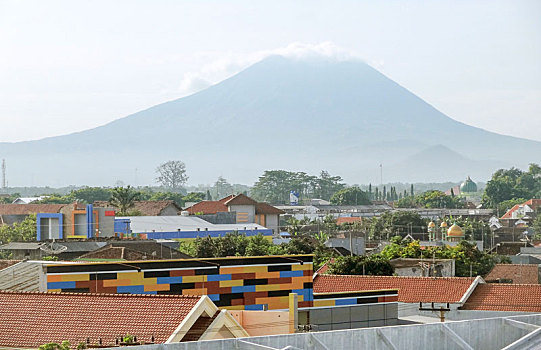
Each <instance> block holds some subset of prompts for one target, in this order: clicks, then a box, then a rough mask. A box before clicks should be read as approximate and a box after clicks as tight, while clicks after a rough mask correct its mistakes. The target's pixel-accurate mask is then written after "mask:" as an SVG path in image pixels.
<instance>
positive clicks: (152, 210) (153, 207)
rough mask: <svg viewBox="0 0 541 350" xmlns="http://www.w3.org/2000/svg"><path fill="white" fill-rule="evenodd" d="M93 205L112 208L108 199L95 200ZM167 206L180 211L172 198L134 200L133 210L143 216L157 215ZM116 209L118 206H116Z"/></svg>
mask: <svg viewBox="0 0 541 350" xmlns="http://www.w3.org/2000/svg"><path fill="white" fill-rule="evenodd" d="M94 206H95V207H100V208H107V207H110V208H113V206H112V205H111V204H109V202H108V201H95V202H94ZM169 206H173V207H174V208H175V209H176V210H177V211H181V208H180V207H179V206H178V205H177V204H176V203H175V201H173V200H163V201H135V202H134V207H133V208H132V209H133V210H137V211H140V212H141V214H142V215H144V216H158V215H160V214H161V213H162V211H163V210H164V209H166V208H167V207H169ZM117 210H118V208H117Z"/></svg>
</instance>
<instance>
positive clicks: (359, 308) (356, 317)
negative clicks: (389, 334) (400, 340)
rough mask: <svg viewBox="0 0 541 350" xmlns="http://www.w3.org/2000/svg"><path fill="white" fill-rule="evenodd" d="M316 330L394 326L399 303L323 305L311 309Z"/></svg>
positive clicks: (310, 315)
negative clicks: (343, 305)
mask: <svg viewBox="0 0 541 350" xmlns="http://www.w3.org/2000/svg"><path fill="white" fill-rule="evenodd" d="M309 320H310V321H309V322H310V324H312V329H313V330H314V331H330V330H339V329H352V328H365V327H381V326H394V325H396V324H397V321H398V305H397V303H378V304H366V305H353V306H346V307H336V306H335V307H322V308H317V309H316V308H314V309H310V311H309Z"/></svg>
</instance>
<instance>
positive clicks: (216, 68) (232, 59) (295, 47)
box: [179, 41, 382, 96]
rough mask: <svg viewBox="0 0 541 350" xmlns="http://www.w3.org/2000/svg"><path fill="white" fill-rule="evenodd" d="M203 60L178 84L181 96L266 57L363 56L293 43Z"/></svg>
mask: <svg viewBox="0 0 541 350" xmlns="http://www.w3.org/2000/svg"><path fill="white" fill-rule="evenodd" d="M198 55H200V57H201V59H202V60H207V61H208V63H206V64H204V65H203V66H202V67H201V69H199V70H198V71H192V72H188V73H185V74H184V76H183V77H182V80H181V82H180V84H179V92H180V94H181V96H186V95H190V94H193V93H195V92H197V91H200V90H203V89H205V88H207V87H209V86H210V85H213V84H216V83H218V82H220V81H222V80H224V79H227V78H229V77H231V76H233V75H235V74H236V73H238V72H240V71H241V70H243V69H245V68H247V67H248V66H250V65H252V64H254V63H256V62H259V61H261V60H263V59H265V58H266V57H269V56H274V55H279V56H284V57H287V58H292V59H299V60H310V59H322V58H323V59H331V60H336V61H348V60H362V61H366V60H365V59H364V58H363V57H362V56H361V55H360V54H358V53H356V52H354V51H352V50H349V49H346V48H343V47H340V46H338V45H335V44H334V43H332V42H328V41H326V42H321V43H318V44H306V43H299V42H295V43H291V44H289V45H287V46H285V47H280V48H276V49H272V50H261V51H256V52H253V53H249V54H238V53H232V52H206V53H199V54H198ZM369 63H370V64H371V65H373V66H376V67H377V66H381V65H382V62H369Z"/></svg>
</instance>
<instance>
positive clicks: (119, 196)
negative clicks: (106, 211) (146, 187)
mask: <svg viewBox="0 0 541 350" xmlns="http://www.w3.org/2000/svg"><path fill="white" fill-rule="evenodd" d="M139 196H140V193H139V192H138V191H135V190H134V189H133V188H132V187H131V186H130V185H128V186H127V187H115V188H113V191H112V193H111V199H110V200H109V204H111V205H112V206H114V207H116V208H118V210H119V213H118V214H119V216H122V215H127V213H128V210H129V209H131V208H133V207H134V206H135V201H136V200H138V199H139Z"/></svg>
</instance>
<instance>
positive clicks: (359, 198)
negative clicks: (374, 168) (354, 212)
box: [331, 186, 370, 205]
mask: <svg viewBox="0 0 541 350" xmlns="http://www.w3.org/2000/svg"><path fill="white" fill-rule="evenodd" d="M331 203H332V204H335V205H363V204H370V199H368V195H367V194H366V192H364V191H363V190H361V189H360V188H359V187H357V186H354V187H348V188H344V189H342V190H340V191H338V192H336V193H335V194H333V196H332V197H331Z"/></svg>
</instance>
